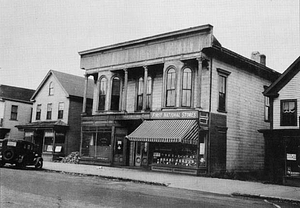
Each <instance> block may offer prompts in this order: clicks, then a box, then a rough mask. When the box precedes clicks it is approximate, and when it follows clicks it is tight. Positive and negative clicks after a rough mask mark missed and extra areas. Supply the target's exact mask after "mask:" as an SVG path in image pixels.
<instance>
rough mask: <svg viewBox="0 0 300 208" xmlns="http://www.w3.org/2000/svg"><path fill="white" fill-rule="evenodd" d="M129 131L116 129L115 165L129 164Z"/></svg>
mask: <svg viewBox="0 0 300 208" xmlns="http://www.w3.org/2000/svg"><path fill="white" fill-rule="evenodd" d="M126 134H127V129H125V128H116V132H115V140H114V141H115V144H114V165H126V164H127V140H126V139H125V136H126Z"/></svg>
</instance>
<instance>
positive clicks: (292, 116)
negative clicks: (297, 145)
mask: <svg viewBox="0 0 300 208" xmlns="http://www.w3.org/2000/svg"><path fill="white" fill-rule="evenodd" d="M280 102H281V113H280V115H281V122H280V125H281V126H297V101H296V100H281V101H280Z"/></svg>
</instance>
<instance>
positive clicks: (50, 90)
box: [49, 82, 54, 95]
mask: <svg viewBox="0 0 300 208" xmlns="http://www.w3.org/2000/svg"><path fill="white" fill-rule="evenodd" d="M49 95H54V87H53V82H50V84H49Z"/></svg>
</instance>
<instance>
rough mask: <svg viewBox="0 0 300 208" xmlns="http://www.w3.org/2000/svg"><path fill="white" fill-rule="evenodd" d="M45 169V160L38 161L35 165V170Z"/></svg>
mask: <svg viewBox="0 0 300 208" xmlns="http://www.w3.org/2000/svg"><path fill="white" fill-rule="evenodd" d="M42 167H43V160H41V159H38V161H37V163H36V164H35V169H42Z"/></svg>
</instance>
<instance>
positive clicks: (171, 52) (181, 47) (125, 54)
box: [81, 33, 211, 70]
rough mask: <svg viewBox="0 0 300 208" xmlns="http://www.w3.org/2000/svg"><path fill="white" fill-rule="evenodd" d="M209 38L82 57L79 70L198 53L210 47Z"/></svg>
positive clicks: (186, 38)
mask: <svg viewBox="0 0 300 208" xmlns="http://www.w3.org/2000/svg"><path fill="white" fill-rule="evenodd" d="M210 38H211V36H210V35H209V34H208V33H206V34H194V35H190V36H184V37H181V38H176V39H175V38H172V39H166V40H164V41H159V40H157V41H154V42H151V43H147V44H139V45H136V46H131V47H124V48H122V49H115V50H110V51H108V52H106V51H105V52H101V53H94V54H90V55H83V56H82V57H81V68H85V69H86V70H89V69H93V68H101V67H107V66H114V65H120V64H128V63H133V62H140V61H146V60H152V59H157V58H165V57H171V56H175V55H181V54H188V53H194V52H200V51H201V49H202V48H203V47H208V46H210Z"/></svg>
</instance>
